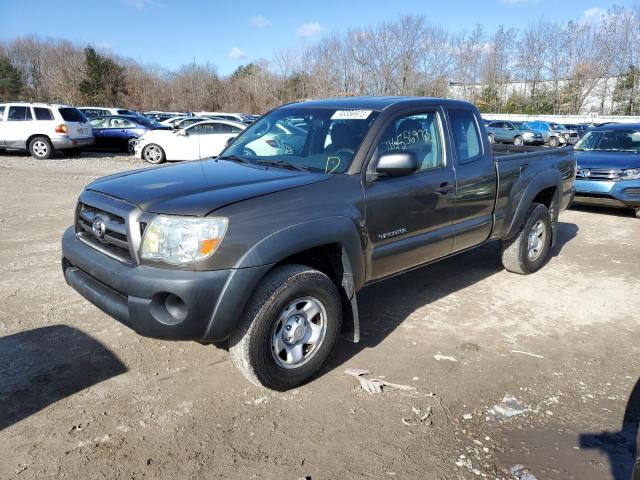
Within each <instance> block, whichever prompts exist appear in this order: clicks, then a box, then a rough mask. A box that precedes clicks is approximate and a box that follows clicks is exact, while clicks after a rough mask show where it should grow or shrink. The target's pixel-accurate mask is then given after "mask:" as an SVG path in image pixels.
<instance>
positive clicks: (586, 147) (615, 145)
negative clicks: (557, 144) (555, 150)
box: [574, 129, 640, 153]
mask: <svg viewBox="0 0 640 480" xmlns="http://www.w3.org/2000/svg"><path fill="white" fill-rule="evenodd" d="M574 150H578V151H593V150H595V151H605V152H634V153H640V130H626V129H625V130H622V129H616V130H592V131H590V132H587V133H586V135H585V136H584V137H582V138H581V139H580V141H578V143H576V146H575V148H574Z"/></svg>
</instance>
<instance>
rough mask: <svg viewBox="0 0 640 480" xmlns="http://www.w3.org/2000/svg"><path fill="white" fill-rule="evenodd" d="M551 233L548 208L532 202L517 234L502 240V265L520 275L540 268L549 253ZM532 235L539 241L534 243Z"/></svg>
mask: <svg viewBox="0 0 640 480" xmlns="http://www.w3.org/2000/svg"><path fill="white" fill-rule="evenodd" d="M551 235H552V229H551V217H550V215H549V210H547V207H545V206H544V205H542V204H540V203H534V204H533V205H531V207H530V208H529V212H528V213H527V217H526V220H525V222H524V225H523V226H522V228H521V229H520V231H519V232H518V234H517V235H516V236H515V237H514V238H512V239H510V240H505V241H503V242H502V265H504V268H506V269H507V270H508V271H510V272H513V273H518V274H520V275H527V274H529V273H533V272H536V271H538V270H540V268H541V267H542V265H544V263H545V261H546V260H547V257H548V255H549V249H550V246H551ZM534 236H535V237H537V238H538V239H539V242H536V243H534V241H533V238H534Z"/></svg>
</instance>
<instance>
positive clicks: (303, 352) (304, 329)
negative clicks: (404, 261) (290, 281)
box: [271, 297, 327, 368]
mask: <svg viewBox="0 0 640 480" xmlns="http://www.w3.org/2000/svg"><path fill="white" fill-rule="evenodd" d="M326 330H327V312H326V310H325V308H324V305H323V304H322V302H320V300H318V299H317V298H315V297H302V298H298V299H296V300H294V301H293V302H291V303H290V304H289V305H287V307H286V308H284V309H283V310H282V311H281V312H280V314H279V315H278V317H277V318H276V320H275V322H274V323H273V327H272V330H271V353H272V355H273V359H274V360H275V362H276V364H277V365H278V366H279V367H282V368H297V367H300V366H302V365H304V364H305V363H307V361H309V359H311V358H312V357H313V356H314V355H315V354H316V352H317V351H318V350H319V348H320V345H321V344H322V342H323V340H324V337H325V333H326Z"/></svg>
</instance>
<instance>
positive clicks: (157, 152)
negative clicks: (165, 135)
mask: <svg viewBox="0 0 640 480" xmlns="http://www.w3.org/2000/svg"><path fill="white" fill-rule="evenodd" d="M142 158H143V159H144V160H146V161H147V162H149V163H153V164H154V165H157V164H158V163H162V162H164V161H165V159H166V156H165V154H164V150H162V148H161V147H160V146H159V145H156V144H155V143H150V144H149V145H147V146H146V147H144V150H142Z"/></svg>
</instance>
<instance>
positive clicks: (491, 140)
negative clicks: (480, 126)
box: [489, 133, 496, 143]
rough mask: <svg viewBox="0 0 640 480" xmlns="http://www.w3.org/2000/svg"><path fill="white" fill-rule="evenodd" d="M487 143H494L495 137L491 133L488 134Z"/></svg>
mask: <svg viewBox="0 0 640 480" xmlns="http://www.w3.org/2000/svg"><path fill="white" fill-rule="evenodd" d="M489 143H496V137H494V136H493V133H490V134H489Z"/></svg>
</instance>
